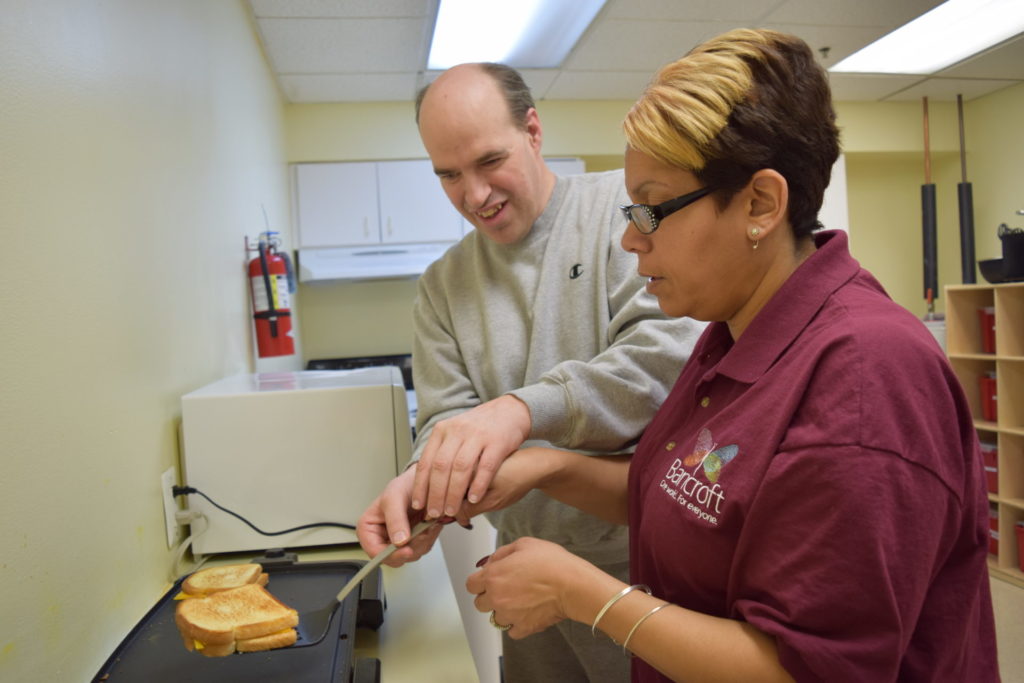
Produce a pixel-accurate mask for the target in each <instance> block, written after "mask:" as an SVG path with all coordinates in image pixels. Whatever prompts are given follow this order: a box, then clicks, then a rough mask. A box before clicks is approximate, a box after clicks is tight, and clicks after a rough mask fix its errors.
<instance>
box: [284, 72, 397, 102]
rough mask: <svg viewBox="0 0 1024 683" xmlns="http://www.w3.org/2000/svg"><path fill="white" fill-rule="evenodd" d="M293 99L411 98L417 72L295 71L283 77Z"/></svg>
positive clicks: (325, 100)
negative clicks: (307, 72) (324, 72)
mask: <svg viewBox="0 0 1024 683" xmlns="http://www.w3.org/2000/svg"><path fill="white" fill-rule="evenodd" d="M280 81H281V88H282V89H283V90H284V93H285V96H286V97H287V98H288V100H289V101H290V102H411V101H412V100H413V98H414V97H415V95H416V77H415V75H414V74H407V73H395V74H372V75H366V74H291V75H284V76H281V78H280Z"/></svg>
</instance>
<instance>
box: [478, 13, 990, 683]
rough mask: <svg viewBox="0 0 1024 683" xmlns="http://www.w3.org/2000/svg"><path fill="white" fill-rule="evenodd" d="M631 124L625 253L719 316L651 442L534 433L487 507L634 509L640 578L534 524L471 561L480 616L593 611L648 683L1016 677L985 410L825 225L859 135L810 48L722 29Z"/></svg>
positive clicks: (675, 69) (650, 91) (592, 623)
mask: <svg viewBox="0 0 1024 683" xmlns="http://www.w3.org/2000/svg"><path fill="white" fill-rule="evenodd" d="M625 133H626V138H627V142H628V148H627V151H626V185H627V190H628V191H629V194H630V196H631V198H632V200H633V201H635V202H637V203H636V204H633V205H631V206H628V207H623V211H624V213H625V215H626V216H627V217H628V219H629V220H630V222H631V227H628V228H627V229H626V232H625V234H624V236H623V238H622V245H623V247H624V248H625V249H627V250H628V251H630V252H633V253H635V254H636V255H637V257H638V270H639V273H640V275H641V276H643V277H645V278H648V279H649V282H648V285H647V288H648V291H650V292H651V293H652V294H653V295H655V296H656V297H657V298H658V302H659V304H660V306H661V308H662V309H663V310H664V311H665V312H666V313H668V314H671V315H674V316H690V317H693V318H696V319H698V320H707V321H713V324H711V325H710V326H709V327H708V329H707V331H706V332H705V334H704V336H703V337H702V338H701V341H700V342H699V344H698V345H697V348H696V349H695V350H694V353H693V355H692V357H691V360H690V362H689V363H688V364H687V366H686V368H685V369H684V371H683V372H682V374H681V375H680V377H679V379H678V382H677V383H676V385H675V388H674V389H673V390H672V393H671V394H670V396H669V397H668V399H667V400H666V402H665V404H664V406H663V407H662V408H661V410H660V411H659V412H658V414H657V415H656V417H655V418H654V420H653V422H652V423H651V425H650V426H649V427H648V429H647V430H646V432H645V433H644V436H643V438H642V440H641V441H640V443H639V444H638V446H637V448H636V452H635V454H634V455H633V456H632V458H629V457H627V456H622V457H589V456H586V455H582V454H576V453H569V452H565V451H557V450H548V449H526V450H523V451H520V452H519V453H517V454H515V455H514V456H512V457H511V458H509V459H508V460H506V461H505V464H504V465H503V467H502V469H501V470H500V471H499V473H498V474H497V476H496V477H495V480H494V482H495V483H494V485H493V488H492V489H491V491H490V492H489V493H488V496H487V497H486V498H485V499H484V500H483V501H482V502H481V504H480V505H477V506H474V507H472V508H469V512H471V513H476V512H479V511H482V510H484V509H493V508H499V507H503V506H504V505H507V504H508V503H510V502H512V501H513V500H516V499H518V498H519V497H521V496H522V495H523V494H524V493H525V492H526V491H527V490H529V489H531V488H539V489H541V490H542V491H544V492H545V493H547V494H548V495H551V496H552V497H554V498H557V499H559V500H562V501H564V502H568V503H571V504H573V505H575V506H577V507H579V508H581V509H583V510H585V511H588V512H591V513H592V514H594V515H597V516H599V517H602V518H604V519H608V520H613V521H616V522H618V523H621V524H627V523H628V525H629V528H630V537H631V558H630V560H631V573H632V584H631V585H626V584H623V583H621V582H619V581H617V580H616V579H614V578H613V577H611V576H608V575H607V574H604V573H603V572H601V571H600V570H598V569H597V568H595V567H594V566H593V565H590V564H588V563H587V562H585V561H583V560H581V559H580V558H578V557H575V556H573V555H571V554H569V553H568V552H567V551H565V550H564V549H562V548H561V547H559V546H557V545H554V544H551V543H547V542H544V541H539V540H536V539H529V538H526V539H521V540H519V541H517V542H515V543H513V544H511V545H508V546H504V547H502V548H499V549H498V550H497V551H496V552H495V553H494V554H493V555H492V556H490V558H489V559H488V560H487V561H486V563H482V564H483V566H482V568H481V569H480V571H478V572H477V573H475V574H473V575H472V576H471V577H470V579H469V581H468V584H467V586H468V588H469V590H470V591H472V592H473V593H475V594H477V595H478V597H477V599H476V604H477V607H478V608H479V609H480V610H481V611H488V612H491V613H492V614H491V621H492V623H493V624H494V625H495V626H496V627H498V628H502V629H508V633H509V635H510V636H511V637H513V638H529V636H530V635H531V634H533V633H536V632H538V631H540V630H542V629H544V628H546V627H548V626H550V625H551V624H553V623H555V622H557V621H560V620H563V619H569V620H573V621H575V622H579V627H580V631H581V637H602V638H603V637H611V638H612V639H614V640H615V641H616V642H618V643H621V644H622V648H623V653H624V655H625V654H626V653H632V654H633V655H635V659H634V660H633V679H634V680H636V681H660V680H666V679H669V680H691V681H708V680H741V681H755V680H756V681H769V680H794V679H795V680H802V681H810V680H828V681H872V682H874V681H890V680H901V681H935V680H943V681H968V680H969V681H992V680H998V670H997V664H996V654H995V637H994V628H993V620H992V606H991V599H990V595H989V584H988V574H987V569H986V530H987V528H988V526H987V525H988V521H987V515H988V506H987V501H986V497H985V493H984V478H983V476H982V474H983V470H982V465H981V459H980V455H979V450H978V444H977V438H976V435H975V432H974V428H973V426H972V419H971V414H970V410H969V408H968V405H967V402H966V400H965V398H964V395H963V393H962V391H961V389H960V387H959V385H958V383H957V380H956V379H955V377H954V375H953V373H952V371H951V370H950V368H949V366H948V364H947V362H946V359H945V357H944V355H943V353H942V350H941V349H940V348H939V347H938V345H937V344H936V343H935V341H934V339H933V338H932V336H931V335H930V333H929V332H928V331H927V329H926V328H925V327H924V325H923V324H922V323H921V322H920V321H919V320H917V319H916V318H915V317H914V316H913V315H911V314H910V313H909V312H908V311H906V310H904V309H903V308H901V307H900V306H898V305H896V304H895V303H893V302H892V301H891V300H890V299H889V298H888V296H887V295H886V293H885V291H884V290H883V289H882V287H881V285H879V283H878V282H877V281H876V280H875V279H874V278H873V277H872V276H871V275H870V274H869V273H868V272H867V271H865V270H863V269H862V268H860V266H859V264H858V263H857V262H856V261H855V260H854V259H853V258H852V257H851V256H850V254H849V251H848V248H847V238H846V235H845V234H844V233H842V232H819V231H817V230H818V228H820V227H821V226H820V225H819V224H818V222H817V213H818V210H819V209H820V206H821V202H822V196H823V193H824V190H825V187H826V186H827V184H828V182H829V176H830V171H831V168H832V165H833V163H834V162H835V160H836V158H837V156H838V152H839V142H838V137H839V136H838V131H837V128H836V125H835V114H834V112H833V109H832V103H831V94H830V91H829V87H828V81H827V77H826V74H825V73H824V71H823V70H822V69H821V67H819V66H818V65H817V64H816V63H815V61H814V56H813V54H812V52H811V50H810V49H809V48H808V47H807V45H806V44H804V43H803V42H802V41H801V40H799V39H797V38H794V37H792V36H787V35H782V34H779V33H774V32H770V31H748V30H740V31H733V32H730V33H727V34H725V35H722V36H720V37H718V38H715V39H713V40H711V41H709V42H707V43H705V44H703V45H701V46H699V47H697V48H695V49H694V50H693V51H691V52H690V53H689V54H688V55H686V56H685V57H683V58H682V59H680V60H678V61H677V62H674V63H672V64H669V65H668V66H666V67H665V68H664V69H662V70H661V71H660V72H659V73H658V74H657V76H656V77H655V79H654V81H653V82H652V83H651V85H650V86H649V87H648V88H647V90H646V91H645V92H644V94H643V96H642V97H641V98H640V100H639V101H638V102H637V103H636V104H635V105H634V106H633V108H632V109H631V111H630V112H629V114H628V115H627V117H626V121H625ZM588 631H589V632H590V633H588ZM600 632H603V634H602V633H600ZM592 634H593V635H592Z"/></svg>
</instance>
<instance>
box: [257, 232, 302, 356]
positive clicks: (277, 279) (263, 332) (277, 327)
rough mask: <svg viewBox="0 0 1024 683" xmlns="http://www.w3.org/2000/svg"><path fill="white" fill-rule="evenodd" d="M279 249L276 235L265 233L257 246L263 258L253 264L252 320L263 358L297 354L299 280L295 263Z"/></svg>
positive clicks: (258, 258)
mask: <svg viewBox="0 0 1024 683" xmlns="http://www.w3.org/2000/svg"><path fill="white" fill-rule="evenodd" d="M279 247H280V240H279V239H278V238H277V233H276V232H264V233H261V234H260V238H259V245H258V247H257V251H258V252H259V256H257V257H256V258H254V259H253V260H251V261H249V285H250V289H251V291H252V310H253V315H252V317H253V319H254V320H255V322H256V345H257V347H258V349H259V356H260V358H268V357H270V356H290V355H291V354H293V353H295V339H294V338H293V337H292V313H291V293H292V292H294V291H295V285H294V282H295V280H294V275H293V271H292V266H291V260H290V259H289V258H288V255H287V254H285V253H281V252H279V251H278V248H279Z"/></svg>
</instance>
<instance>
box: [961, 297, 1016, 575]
mask: <svg viewBox="0 0 1024 683" xmlns="http://www.w3.org/2000/svg"><path fill="white" fill-rule="evenodd" d="M945 291H946V351H947V355H948V356H949V361H950V364H951V365H952V366H953V370H954V372H956V375H957V377H958V378H959V379H960V383H961V384H962V385H963V388H964V392H965V393H966V394H967V398H968V400H969V401H970V404H971V412H972V413H973V414H974V416H975V420H974V426H975V428H976V429H977V430H978V438H979V439H980V441H981V442H982V443H983V444H986V443H987V444H995V446H996V448H997V449H998V456H997V458H996V469H997V472H996V473H995V474H996V478H997V480H998V489H997V492H994V493H993V492H990V493H989V496H988V498H989V503H990V506H991V508H992V511H993V513H994V518H993V523H994V527H995V528H994V529H993V530H994V531H996V532H997V533H998V549H997V552H996V553H994V554H990V555H989V569H990V570H991V572H992V573H993V575H998V576H999V577H1000V578H1004V579H1007V580H1009V581H1012V582H1013V583H1016V584H1017V585H1020V586H1024V572H1022V571H1021V568H1020V566H1021V565H1020V553H1019V550H1018V543H1017V532H1016V529H1015V527H1016V525H1017V523H1018V522H1020V521H1022V520H1024V282H1022V283H1010V284H1002V285H957V286H949V287H946V290H945ZM985 308H989V309H994V315H995V349H994V351H986V349H985V348H984V342H983V337H984V333H983V330H982V323H981V316H980V315H979V309H985ZM991 373H994V374H995V379H996V392H995V395H996V397H997V400H996V413H995V415H994V417H995V419H994V420H991V419H984V412H985V411H984V406H983V402H984V399H983V395H984V393H985V392H984V390H983V388H982V386H981V381H982V378H983V377H985V376H986V375H991Z"/></svg>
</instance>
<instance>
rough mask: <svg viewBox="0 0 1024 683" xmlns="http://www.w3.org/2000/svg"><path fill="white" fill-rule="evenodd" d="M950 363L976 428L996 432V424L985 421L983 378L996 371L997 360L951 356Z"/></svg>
mask: <svg viewBox="0 0 1024 683" xmlns="http://www.w3.org/2000/svg"><path fill="white" fill-rule="evenodd" d="M975 327H977V325H975ZM949 362H950V365H952V366H953V371H954V372H955V373H956V376H957V378H958V379H959V380H960V386H961V387H963V390H964V394H966V396H967V404H968V405H969V406H970V407H971V415H972V416H974V420H975V426H976V427H977V428H978V429H982V430H986V431H996V429H997V425H996V423H995V422H994V421H992V420H986V419H985V414H984V412H983V411H982V399H981V378H982V377H985V376H986V375H987V374H988V373H991V372H995V371H996V362H995V359H994V358H981V357H977V356H950V358H949Z"/></svg>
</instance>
